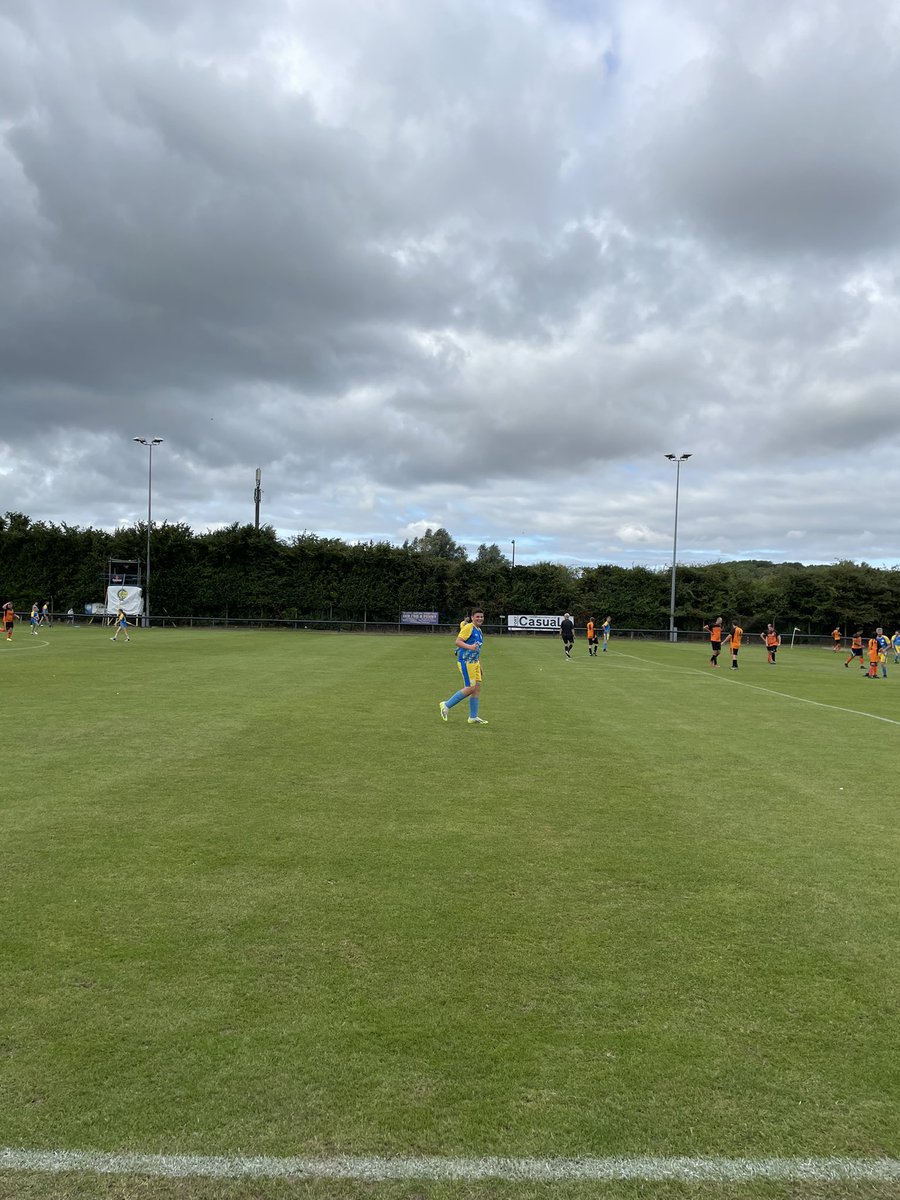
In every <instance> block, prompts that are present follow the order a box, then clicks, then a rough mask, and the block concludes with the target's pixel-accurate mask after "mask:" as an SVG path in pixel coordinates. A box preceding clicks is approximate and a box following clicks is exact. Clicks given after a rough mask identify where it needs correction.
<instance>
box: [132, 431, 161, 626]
mask: <svg viewBox="0 0 900 1200" xmlns="http://www.w3.org/2000/svg"><path fill="white" fill-rule="evenodd" d="M132 441H134V442H140V444H141V445H142V446H146V447H147V449H148V450H149V451H150V457H149V463H148V467H147V574H146V578H145V580H144V624H145V625H146V626H148V627H149V625H150V527H151V524H152V521H153V447H154V446H161V445H162V442H163V439H162V438H142V437H136V438H132Z"/></svg>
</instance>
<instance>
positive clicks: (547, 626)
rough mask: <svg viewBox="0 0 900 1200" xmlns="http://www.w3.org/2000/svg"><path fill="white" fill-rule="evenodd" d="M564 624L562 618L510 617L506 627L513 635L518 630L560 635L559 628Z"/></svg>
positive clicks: (507, 619)
mask: <svg viewBox="0 0 900 1200" xmlns="http://www.w3.org/2000/svg"><path fill="white" fill-rule="evenodd" d="M561 622H562V617H537V616H509V617H507V618H506V627H507V629H508V630H509V631H510V633H513V632H514V631H515V630H517V629H524V630H531V631H532V632H534V631H536V632H538V633H539V632H541V631H542V630H544V631H546V632H547V633H559V626H560V623H561Z"/></svg>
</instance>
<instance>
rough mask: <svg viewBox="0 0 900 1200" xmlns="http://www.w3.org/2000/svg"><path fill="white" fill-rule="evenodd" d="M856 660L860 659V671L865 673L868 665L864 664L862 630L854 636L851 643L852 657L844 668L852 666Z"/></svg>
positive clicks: (858, 630)
mask: <svg viewBox="0 0 900 1200" xmlns="http://www.w3.org/2000/svg"><path fill="white" fill-rule="evenodd" d="M854 658H858V659H859V669H860V670H861V671H864V670H865V669H866V664H865V663H864V662H863V649H862V630H861V629H857V631H856V633H854V635H853V639H852V641H851V642H850V657H849V658H848V659H847V661H846V662H845V663H844V666H845V667H849V666H850V664H851V663H852V662H853V660H854Z"/></svg>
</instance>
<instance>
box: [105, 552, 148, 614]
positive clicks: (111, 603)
mask: <svg viewBox="0 0 900 1200" xmlns="http://www.w3.org/2000/svg"><path fill="white" fill-rule="evenodd" d="M142 566H143V564H142V562H141V560H140V559H139V558H110V559H107V562H106V577H105V579H104V583H105V586H106V592H105V596H106V611H107V614H110V613H111V614H115V612H116V609H118V608H122V609H124V611H125V612H126V613H127V614H128V615H129V616H140V615H141V614H142V613H143V611H144V579H143V570H142Z"/></svg>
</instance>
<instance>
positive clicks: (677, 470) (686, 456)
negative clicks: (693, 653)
mask: <svg viewBox="0 0 900 1200" xmlns="http://www.w3.org/2000/svg"><path fill="white" fill-rule="evenodd" d="M665 457H666V458H667V459H668V460H669V462H673V463H674V464H675V532H674V534H673V535H672V590H671V594H670V596H669V641H670V642H674V641H675V559H676V556H677V554H678V486H679V484H680V482H681V464H682V463H683V462H687V460H688V459H689V458H690V457H691V455H690V454H682V455H680V456H679V455H677V454H667V455H665Z"/></svg>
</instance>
